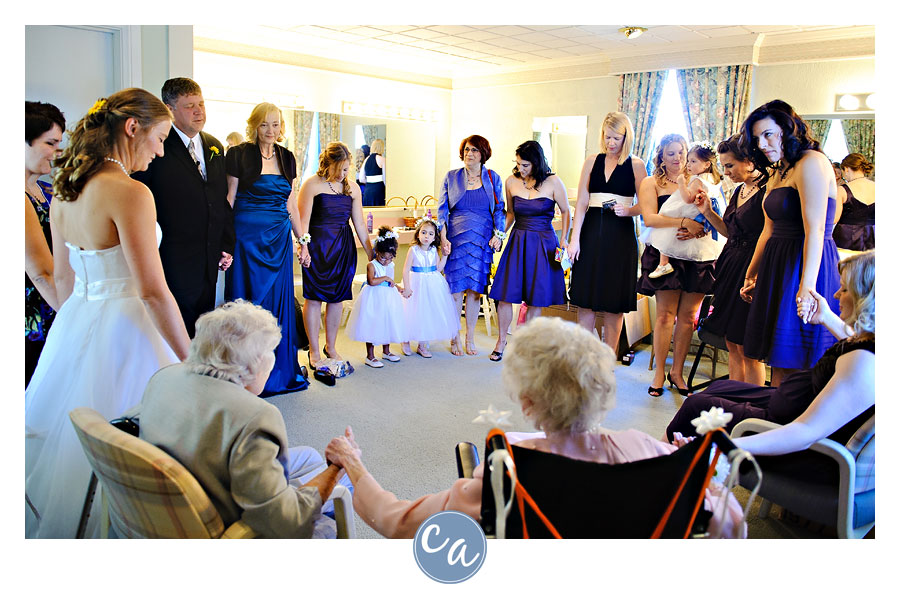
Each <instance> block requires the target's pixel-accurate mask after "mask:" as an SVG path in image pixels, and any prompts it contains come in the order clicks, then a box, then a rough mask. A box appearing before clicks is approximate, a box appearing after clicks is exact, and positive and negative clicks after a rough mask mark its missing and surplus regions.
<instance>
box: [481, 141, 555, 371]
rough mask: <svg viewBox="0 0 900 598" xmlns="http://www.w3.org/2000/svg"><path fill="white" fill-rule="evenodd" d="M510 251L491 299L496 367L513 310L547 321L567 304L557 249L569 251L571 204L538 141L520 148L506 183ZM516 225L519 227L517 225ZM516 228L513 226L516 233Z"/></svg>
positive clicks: (499, 269) (504, 257) (502, 260)
mask: <svg viewBox="0 0 900 598" xmlns="http://www.w3.org/2000/svg"><path fill="white" fill-rule="evenodd" d="M506 201H507V205H509V206H510V207H511V208H512V209H510V210H507V211H506V227H505V228H504V230H505V231H509V240H508V241H507V242H506V249H505V250H504V251H503V255H502V256H501V257H500V263H499V264H497V272H496V274H495V275H494V282H493V283H492V284H491V292H490V297H491V299H494V300H495V301H497V303H498V305H497V316H498V318H497V319H498V321H499V326H498V328H499V336H498V338H497V345H496V346H495V347H494V350H493V352H491V355H490V360H491V361H500V360H501V359H503V350H504V349H505V348H506V331H507V330H508V329H509V324H510V322H512V305H513V303H516V304H519V303H522V302H523V301H524V302H525V304H526V305H528V311H527V312H526V315H525V317H526V320H531V319H532V318H535V317H537V316H540V315H541V308H542V307H548V306H550V305H560V304H563V303H565V302H566V281H565V276H564V275H563V269H562V266H561V265H560V263H559V262H558V261H556V249H557V248H558V247H560V246H562V248H563V249H565V248H566V247H568V242H567V238H568V234H569V221H570V218H569V199H568V197H567V196H566V186H565V185H563V182H562V179H560V178H559V177H558V176H556V175H555V174H553V173H552V172H550V167H549V166H548V165H547V159H546V158H545V157H544V150H542V149H541V146H540V144H539V143H538V142H537V141H526V142H525V143H523V144H522V145H520V146H519V147H517V148H516V167H515V168H514V169H513V174H512V175H511V176H509V177H508V178H507V179H506ZM557 207H558V208H559V211H560V214H561V215H562V234H561V235H560V240H559V241H558V240H557V238H556V231H554V230H553V216H554V215H555V214H556V208H557ZM513 222H515V225H513ZM510 226H513V228H512V230H510Z"/></svg>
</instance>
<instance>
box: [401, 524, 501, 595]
mask: <svg viewBox="0 0 900 598" xmlns="http://www.w3.org/2000/svg"><path fill="white" fill-rule="evenodd" d="M486 552H487V539H486V538H485V537H484V531H483V530H482V529H481V526H480V525H478V522H477V521H475V520H474V519H472V518H471V517H469V516H468V515H466V514H465V513H460V512H459V511H441V512H440V513H435V514H434V515H432V516H431V517H429V518H428V519H426V520H425V521H423V522H422V525H420V526H419V529H418V530H417V531H416V537H415V540H414V541H413V556H415V558H416V564H417V565H419V569H421V570H422V572H423V573H424V574H425V575H427V576H428V577H430V578H431V579H433V580H435V581H439V582H441V583H459V582H461V581H465V580H467V579H469V578H470V577H472V576H473V575H475V574H476V573H478V570H479V569H481V565H482V564H483V563H484V556H485V553H486Z"/></svg>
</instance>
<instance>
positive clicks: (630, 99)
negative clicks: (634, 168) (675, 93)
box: [619, 71, 668, 164]
mask: <svg viewBox="0 0 900 598" xmlns="http://www.w3.org/2000/svg"><path fill="white" fill-rule="evenodd" d="M667 75H668V71H649V72H646V73H626V74H624V75H621V76H620V77H619V110H620V111H621V112H624V113H625V114H627V115H628V118H630V119H631V124H632V126H633V127H634V149H633V150H632V154H634V155H635V156H637V157H639V158H641V159H643V160H644V161H645V162H647V164H649V156H650V153H651V152H652V151H653V148H652V147H650V144H651V143H652V140H653V125H654V124H656V112H657V110H658V109H659V101H660V99H661V98H662V91H663V87H664V86H665V84H666V76H667Z"/></svg>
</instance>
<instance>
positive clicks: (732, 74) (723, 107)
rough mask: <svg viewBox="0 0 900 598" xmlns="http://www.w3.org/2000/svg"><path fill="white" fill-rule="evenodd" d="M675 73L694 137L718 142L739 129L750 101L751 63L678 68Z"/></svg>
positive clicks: (686, 116)
mask: <svg viewBox="0 0 900 598" xmlns="http://www.w3.org/2000/svg"><path fill="white" fill-rule="evenodd" d="M676 77H677V81H678V92H679V93H680V94H681V103H682V109H683V110H684V120H685V123H686V124H687V129H688V132H689V133H690V135H691V137H692V139H693V141H709V142H710V143H712V144H713V145H715V144H716V143H718V142H720V141H724V140H725V139H728V138H729V137H731V136H732V135H734V134H735V133H737V132H739V130H740V126H741V124H742V123H743V122H744V119H745V118H746V117H747V112H748V108H749V104H750V83H751V80H752V77H753V67H752V66H751V65H749V64H739V65H735V66H715V67H706V68H697V69H678V70H677V71H676Z"/></svg>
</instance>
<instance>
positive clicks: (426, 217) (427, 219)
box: [416, 216, 440, 228]
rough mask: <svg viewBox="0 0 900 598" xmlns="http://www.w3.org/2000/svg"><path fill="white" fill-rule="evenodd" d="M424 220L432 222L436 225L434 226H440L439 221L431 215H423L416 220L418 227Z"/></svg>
mask: <svg viewBox="0 0 900 598" xmlns="http://www.w3.org/2000/svg"><path fill="white" fill-rule="evenodd" d="M424 222H430V223H431V224H433V225H434V228H440V226H438V223H437V221H435V219H434V218H432V217H431V216H422V217H421V218H419V219H418V220H416V226H417V227H418V226H420V225H421V224H422V223H424Z"/></svg>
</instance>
